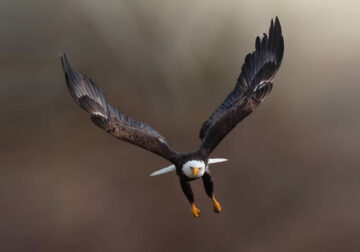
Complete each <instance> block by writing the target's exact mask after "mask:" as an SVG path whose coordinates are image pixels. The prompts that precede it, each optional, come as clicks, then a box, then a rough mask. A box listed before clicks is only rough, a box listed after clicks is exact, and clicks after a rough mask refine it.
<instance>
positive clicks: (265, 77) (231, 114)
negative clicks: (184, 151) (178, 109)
mask: <svg viewBox="0 0 360 252" xmlns="http://www.w3.org/2000/svg"><path fill="white" fill-rule="evenodd" d="M255 48H256V50H255V51H254V52H253V53H251V54H248V55H247V56H246V58H245V63H244V64H243V66H242V68H241V73H240V76H239V78H238V80H237V83H236V85H235V88H234V90H233V91H232V92H231V93H230V94H229V95H228V97H227V98H226V99H225V101H224V102H223V103H222V104H221V105H220V106H219V107H218V108H217V109H216V110H215V112H214V113H213V114H212V115H211V116H210V118H209V119H208V120H207V121H206V122H204V123H203V125H202V127H201V130H200V139H201V140H202V145H201V146H200V151H201V152H202V153H204V154H206V155H209V154H210V153H211V152H212V151H213V150H214V148H215V147H216V146H217V145H218V143H219V142H220V141H221V140H222V139H223V138H224V137H225V136H226V135H227V134H228V133H229V132H230V131H231V130H232V129H233V128H234V127H235V126H236V125H237V124H238V123H239V122H240V121H241V120H243V119H244V118H245V117H246V116H248V115H249V114H251V112H253V111H254V109H255V108H256V107H257V106H258V105H259V104H260V103H261V102H262V101H263V100H264V99H265V97H266V96H267V95H268V94H269V93H270V91H271V88H272V83H271V81H272V79H273V78H274V76H275V74H276V72H277V70H278V69H279V67H280V64H281V60H282V58H283V53H284V39H283V37H282V33H281V26H280V22H279V19H278V18H277V17H276V19H275V24H274V22H273V20H271V25H270V29H269V36H267V35H266V34H264V36H263V38H262V39H260V38H259V37H257V38H256V41H255Z"/></svg>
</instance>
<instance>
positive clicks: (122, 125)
mask: <svg viewBox="0 0 360 252" xmlns="http://www.w3.org/2000/svg"><path fill="white" fill-rule="evenodd" d="M61 63H62V67H63V70H64V74H65V78H66V83H67V87H68V89H69V91H70V94H71V96H72V97H73V98H74V100H75V101H76V102H77V103H78V104H79V105H80V106H81V107H82V108H83V109H84V110H86V111H87V112H88V113H89V114H90V116H91V120H92V122H93V123H95V124H96V125H97V126H98V127H100V128H102V129H104V130H105V131H106V132H108V133H110V134H111V135H113V136H115V137H116V138H118V139H120V140H123V141H126V142H129V143H132V144H135V145H137V146H139V147H141V148H144V149H146V150H149V151H151V152H153V153H155V154H158V155H160V156H162V157H163V158H165V159H167V160H169V161H171V162H173V161H174V159H175V158H176V156H177V153H176V152H175V151H173V150H172V149H171V148H170V147H169V145H168V144H167V141H166V139H165V138H164V137H163V136H162V135H160V133H158V132H157V131H156V130H154V129H153V128H151V127H150V126H149V125H147V124H146V123H143V122H139V121H136V120H134V119H131V118H130V117H128V116H126V115H124V114H121V113H119V112H118V111H117V109H116V108H114V107H113V106H111V105H110V104H109V103H108V102H107V100H106V98H105V96H104V95H103V93H102V92H101V90H100V88H99V87H98V86H97V85H96V84H95V83H94V82H93V81H92V80H91V79H90V78H89V77H88V76H86V75H83V74H80V73H78V72H76V71H74V70H73V69H72V68H71V66H70V64H69V62H68V60H67V58H66V55H63V56H62V57H61Z"/></svg>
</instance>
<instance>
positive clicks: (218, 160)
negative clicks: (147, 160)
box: [150, 158, 228, 176]
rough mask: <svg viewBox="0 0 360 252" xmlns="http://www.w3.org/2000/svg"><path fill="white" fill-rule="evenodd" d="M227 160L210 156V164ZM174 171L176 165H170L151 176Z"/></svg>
mask: <svg viewBox="0 0 360 252" xmlns="http://www.w3.org/2000/svg"><path fill="white" fill-rule="evenodd" d="M226 161H228V160H227V159H226V158H210V159H209V164H216V163H221V162H226ZM172 171H175V165H170V166H168V167H165V168H162V169H160V170H158V171H156V172H153V173H151V174H150V176H157V175H161V174H164V173H168V172H172Z"/></svg>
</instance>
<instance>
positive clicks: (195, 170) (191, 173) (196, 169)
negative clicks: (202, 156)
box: [182, 160, 205, 178]
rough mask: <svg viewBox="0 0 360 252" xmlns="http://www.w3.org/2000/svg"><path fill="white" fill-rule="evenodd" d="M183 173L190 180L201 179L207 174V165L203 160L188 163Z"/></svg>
mask: <svg viewBox="0 0 360 252" xmlns="http://www.w3.org/2000/svg"><path fill="white" fill-rule="evenodd" d="M182 171H183V173H184V174H185V175H186V176H187V177H188V178H200V177H202V175H204V173H205V163H204V161H201V160H190V161H187V162H186V163H185V164H184V165H183V167H182Z"/></svg>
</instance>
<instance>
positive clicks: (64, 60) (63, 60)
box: [60, 53, 71, 72]
mask: <svg viewBox="0 0 360 252" xmlns="http://www.w3.org/2000/svg"><path fill="white" fill-rule="evenodd" d="M60 61H61V66H62V68H63V70H64V72H66V71H67V70H68V69H69V68H70V69H71V66H70V63H69V61H68V59H67V57H66V54H65V53H62V54H60Z"/></svg>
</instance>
